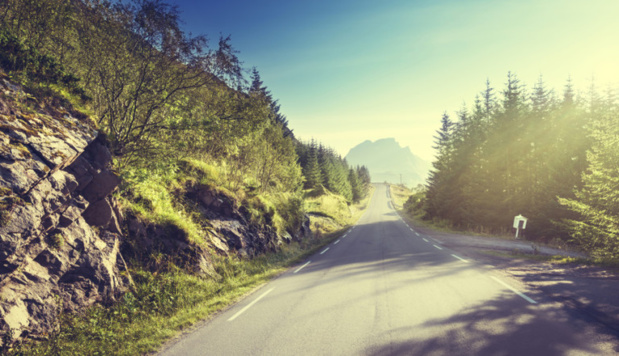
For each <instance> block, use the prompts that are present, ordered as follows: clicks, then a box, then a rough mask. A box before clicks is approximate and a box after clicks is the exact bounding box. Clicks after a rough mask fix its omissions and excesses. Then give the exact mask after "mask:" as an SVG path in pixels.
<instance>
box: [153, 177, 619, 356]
mask: <svg viewBox="0 0 619 356" xmlns="http://www.w3.org/2000/svg"><path fill="white" fill-rule="evenodd" d="M613 333H614V331H612V330H607V329H604V328H603V327H602V326H601V325H598V324H596V323H595V322H593V321H592V320H590V319H589V318H588V317H587V315H585V314H583V313H579V312H575V311H570V310H569V309H564V308H563V307H562V305H561V304H560V303H557V302H555V301H552V300H550V299H548V298H546V297H545V296H544V295H542V294H538V293H535V292H534V291H527V290H525V289H524V287H523V286H522V285H519V283H518V282H517V280H515V279H511V278H509V277H508V276H507V275H504V274H502V273H501V271H497V270H493V269H492V268H490V267H488V266H484V265H482V264H480V263H477V262H475V261H470V260H466V259H465V258H462V256H459V255H458V254H457V253H456V252H454V251H451V250H449V249H447V248H445V247H442V246H441V245H440V244H439V243H438V242H436V241H434V240H432V239H431V238H430V237H429V236H426V235H423V234H421V233H419V232H416V231H415V228H414V227H412V226H411V227H409V226H407V225H406V224H405V223H404V222H403V221H402V220H401V219H400V218H399V216H398V215H397V214H396V212H395V211H394V210H393V207H392V205H391V202H390V198H389V193H388V189H387V186H385V185H378V186H377V189H376V192H375V194H374V197H373V199H372V201H371V203H370V207H369V209H368V211H367V212H366V214H365V215H364V216H363V217H362V218H361V219H360V220H359V222H358V223H357V225H356V226H355V227H353V228H352V229H350V230H349V231H348V233H347V234H346V235H345V237H342V238H340V239H339V240H337V241H335V242H333V243H332V244H331V245H329V246H328V248H325V249H324V250H322V251H321V252H320V253H318V254H316V255H314V256H312V257H310V258H309V259H308V260H307V261H304V262H302V263H300V264H299V265H298V266H296V267H294V268H292V269H290V270H289V271H288V272H287V273H285V274H284V275H282V276H281V277H279V278H277V279H276V280H274V281H272V282H270V283H268V284H266V285H265V286H263V287H262V288H260V289H259V290H257V291H256V292H255V293H253V294H252V295H250V296H249V297H247V298H246V299H244V300H243V301H242V302H240V303H239V304H237V305H236V306H234V307H232V308H230V309H229V310H227V311H226V312H223V313H221V314H220V315H219V316H217V317H216V318H214V319H213V320H211V321H209V322H208V323H206V324H205V325H204V326H203V327H202V328H200V329H198V330H196V331H195V332H193V333H191V334H189V335H186V336H184V337H183V338H181V339H180V340H178V341H177V342H175V343H173V344H171V345H169V347H168V348H167V349H166V350H164V351H163V352H162V353H161V355H545V356H547V355H587V354H592V355H598V354H614V353H615V352H616V351H615V350H619V349H617V348H616V347H617V346H616V344H615V340H616V335H615V334H613Z"/></svg>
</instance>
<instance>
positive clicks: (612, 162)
mask: <svg viewBox="0 0 619 356" xmlns="http://www.w3.org/2000/svg"><path fill="white" fill-rule="evenodd" d="M617 113H618V111H617V102H616V100H615V98H614V96H613V95H612V93H611V92H609V93H608V94H607V97H606V98H602V97H601V96H600V95H598V94H597V92H596V91H595V88H594V87H592V89H591V90H590V92H589V94H588V98H587V100H576V99H575V94H574V91H573V89H572V86H571V82H569V81H568V83H567V85H566V87H565V90H564V93H563V96H562V98H561V99H558V98H557V97H556V96H555V94H554V91H552V90H548V89H547V88H546V87H545V85H544V82H543V80H542V78H541V77H540V79H539V81H538V82H537V83H536V84H535V85H534V86H533V90H532V91H531V92H527V91H526V90H525V88H524V86H523V85H522V84H521V83H520V82H519V80H518V79H517V77H516V76H515V75H513V74H511V73H510V74H509V75H508V78H507V83H506V87H505V89H504V90H503V91H502V95H501V97H500V98H499V99H497V98H495V95H494V89H493V88H491V87H490V84H489V83H486V89H485V90H484V91H483V92H482V93H481V95H479V96H478V97H477V98H476V100H475V105H474V107H473V109H472V110H468V109H467V108H462V109H461V110H460V111H459V112H458V113H457V121H452V120H451V118H450V117H449V116H448V115H447V114H445V115H443V117H442V119H441V122H442V125H441V128H440V130H439V131H438V133H437V136H436V137H435V143H436V149H437V157H436V160H435V162H434V163H433V166H434V168H433V170H432V172H431V174H430V178H429V179H428V184H427V190H426V192H425V198H424V199H423V200H419V199H417V198H411V201H410V202H409V203H408V204H407V205H408V207H409V209H410V210H412V211H419V209H422V212H423V214H422V215H423V216H424V218H426V219H433V220H446V221H448V222H450V224H451V225H452V226H454V227H457V228H465V229H471V230H476V231H493V232H495V233H496V232H506V231H508V229H510V227H511V222H512V219H513V217H514V216H515V215H518V214H523V215H524V216H526V217H528V218H529V222H528V224H527V231H526V232H527V237H528V238H531V239H537V240H551V239H556V238H561V239H563V240H564V241H567V240H572V241H574V242H576V243H578V244H579V245H580V246H581V247H583V248H585V249H587V250H589V251H592V252H596V253H598V254H604V253H606V254H609V255H616V253H617V252H619V249H617V247H616V246H619V244H617V243H616V241H617V231H618V230H617V227H618V226H619V225H617V221H618V220H619V219H618V218H617V215H618V214H619V212H617V211H616V210H617V209H615V207H616V206H617V205H616V200H617V198H616V196H615V195H616V194H615V193H614V192H616V188H617V176H618V172H619V170H618V169H617V163H616V162H617V156H616V152H617V149H618V147H617V145H616V135H617V132H616V130H615V129H614V127H615V126H616V123H615V122H614V121H616V115H617ZM413 199H414V200H413ZM560 221H565V223H559V222H560Z"/></svg>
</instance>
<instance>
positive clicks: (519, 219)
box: [514, 215, 528, 238]
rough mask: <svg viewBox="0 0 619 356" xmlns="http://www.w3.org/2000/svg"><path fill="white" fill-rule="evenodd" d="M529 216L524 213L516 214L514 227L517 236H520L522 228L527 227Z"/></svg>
mask: <svg viewBox="0 0 619 356" xmlns="http://www.w3.org/2000/svg"><path fill="white" fill-rule="evenodd" d="M527 220H528V219H527V218H525V217H524V216H522V215H516V216H515V217H514V229H516V238H518V233H519V232H520V230H521V229H522V230H524V229H526V228H527Z"/></svg>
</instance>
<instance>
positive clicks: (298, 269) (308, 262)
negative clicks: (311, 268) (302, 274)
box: [292, 261, 312, 273]
mask: <svg viewBox="0 0 619 356" xmlns="http://www.w3.org/2000/svg"><path fill="white" fill-rule="evenodd" d="M311 262H312V261H307V262H305V264H304V265H303V266H301V267H299V268H297V269H296V270H295V271H294V272H292V273H297V272H299V271H300V270H302V269H303V267H305V266H307V265H309V264H310V263H311Z"/></svg>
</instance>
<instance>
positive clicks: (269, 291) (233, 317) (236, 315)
mask: <svg viewBox="0 0 619 356" xmlns="http://www.w3.org/2000/svg"><path fill="white" fill-rule="evenodd" d="M272 290H273V288H271V289H269V290H268V291H266V292H264V294H262V295H261V296H259V297H258V298H256V300H254V301H253V302H251V303H249V304H247V305H246V306H245V308H243V309H241V310H239V311H238V312H237V313H236V314H234V315H233V316H232V318H230V319H228V321H232V320H234V319H236V318H237V317H238V316H239V315H241V314H243V313H244V312H245V311H246V310H247V309H249V308H251V307H252V306H253V305H254V304H256V303H258V301H259V300H260V299H262V298H264V297H265V296H266V295H267V294H269V293H271V291H272Z"/></svg>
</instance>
